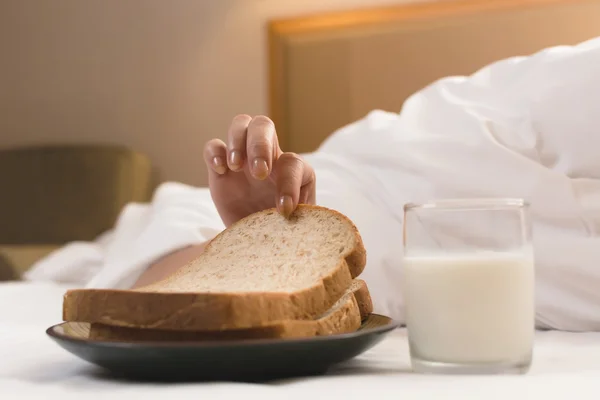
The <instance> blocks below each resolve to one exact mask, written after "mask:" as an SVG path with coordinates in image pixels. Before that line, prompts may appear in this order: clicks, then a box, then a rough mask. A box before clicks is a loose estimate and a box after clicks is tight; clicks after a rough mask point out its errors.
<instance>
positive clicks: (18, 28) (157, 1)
mask: <svg viewBox="0 0 600 400" xmlns="http://www.w3.org/2000/svg"><path fill="white" fill-rule="evenodd" d="M409 1H410V0H395V1H394V0H329V1H323V0H170V1H167V0H86V1H81V0H52V1H46V0H3V1H1V2H0V147H12V146H18V145H23V144H32V143H36V144H37V143H64V142H84V143H89V142H110V143H120V144H125V145H128V146H131V147H133V148H135V149H137V150H140V151H143V152H145V153H147V154H149V155H150V157H151V158H152V160H153V162H154V163H155V165H157V167H158V169H159V173H160V177H161V178H162V179H168V180H179V181H183V182H186V183H191V184H197V185H200V184H205V182H206V177H205V168H204V164H203V161H202V155H201V149H202V145H203V143H204V142H205V141H206V140H207V139H209V138H211V137H215V136H216V137H223V136H224V134H225V130H226V128H227V125H228V122H229V120H230V118H231V117H232V116H234V115H235V114H237V113H242V112H245V113H249V114H258V113H266V112H267V84H266V83H267V76H266V73H267V71H266V67H267V58H266V35H265V32H266V31H265V23H266V21H267V20H268V19H269V18H272V17H277V16H291V15H297V14H304V13H312V12H318V11H322V10H335V9H341V8H343V9H349V8H356V7H362V6H372V5H376V4H397V3H402V2H409Z"/></svg>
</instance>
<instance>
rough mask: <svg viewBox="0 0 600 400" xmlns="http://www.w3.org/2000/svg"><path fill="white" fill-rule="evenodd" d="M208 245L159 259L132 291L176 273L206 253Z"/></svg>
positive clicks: (193, 247)
mask: <svg viewBox="0 0 600 400" xmlns="http://www.w3.org/2000/svg"><path fill="white" fill-rule="evenodd" d="M204 246H206V243H200V244H197V245H193V246H188V247H184V248H183V249H180V250H176V251H174V252H172V253H169V254H167V255H166V256H164V257H161V258H159V259H158V260H156V261H155V262H154V263H152V264H150V266H149V267H148V268H147V269H146V270H145V271H144V273H142V275H140V277H139V279H138V280H137V281H136V282H135V284H134V285H133V287H132V289H135V288H140V287H142V286H146V285H150V284H152V283H155V282H158V281H160V280H162V279H164V278H166V277H167V276H169V275H171V274H173V273H175V272H176V271H177V270H178V269H179V268H181V267H183V266H185V265H186V264H188V263H189V262H191V261H193V260H195V259H196V258H198V257H199V256H200V254H202V252H203V251H204Z"/></svg>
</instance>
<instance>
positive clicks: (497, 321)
mask: <svg viewBox="0 0 600 400" xmlns="http://www.w3.org/2000/svg"><path fill="white" fill-rule="evenodd" d="M528 209H529V207H528V204H527V203H526V202H525V201H524V200H521V199H457V200H441V201H435V202H430V203H426V204H408V205H406V206H405V207H404V231H403V251H404V254H403V257H404V259H403V274H404V281H403V282H404V283H403V284H404V288H403V293H404V299H405V306H406V324H407V329H408V339H409V347H410V356H411V364H412V367H413V370H414V371H415V372H421V373H467V374H471V373H524V372H526V371H527V370H528V369H529V366H530V365H531V360H532V354H533V338H534V333H535V308H534V256H533V247H532V243H531V223H530V218H529V211H528Z"/></svg>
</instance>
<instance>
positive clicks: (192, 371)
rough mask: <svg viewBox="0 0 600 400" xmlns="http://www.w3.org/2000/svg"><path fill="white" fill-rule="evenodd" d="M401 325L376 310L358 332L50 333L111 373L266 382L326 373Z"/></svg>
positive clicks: (58, 328) (84, 328)
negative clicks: (230, 338) (202, 337)
mask: <svg viewBox="0 0 600 400" xmlns="http://www.w3.org/2000/svg"><path fill="white" fill-rule="evenodd" d="M397 327H398V324H396V323H395V322H394V321H392V320H391V319H390V318H388V317H385V316H382V315H378V314H371V315H370V316H369V317H368V318H367V319H366V320H365V321H364V322H363V324H362V326H361V328H360V329H359V330H358V331H356V332H353V333H347V334H340V335H331V336H319V337H313V338H306V339H265V340H260V339H259V340H256V339H254V340H244V341H235V342H127V343H123V342H108V341H106V342H105V341H94V340H90V339H88V333H89V324H85V323H76V322H65V323H62V324H58V325H55V326H52V327H50V328H48V329H47V330H46V333H47V334H48V335H49V336H50V337H51V338H52V339H54V341H56V342H57V343H58V344H59V345H60V346H61V347H63V348H64V349H66V350H67V351H69V352H71V353H72V354H74V355H76V356H78V357H80V358H82V359H84V360H86V361H89V362H91V363H93V364H96V365H98V366H100V367H103V368H105V369H106V370H108V371H109V373H110V375H112V376H115V377H120V378H125V379H135V380H153V381H182V380H185V381H189V380H228V381H232V380H233V381H266V380H272V379H280V378H289V377H296V376H306V375H319V374H323V373H325V372H326V371H327V370H328V369H329V368H330V367H332V366H333V365H335V364H338V363H340V362H343V361H347V360H350V359H352V358H354V357H356V356H358V355H359V354H361V353H363V352H364V351H366V350H368V349H370V348H371V347H373V346H374V345H376V344H377V343H379V342H380V341H381V340H382V339H383V338H384V336H385V334H387V333H389V332H391V331H392V330H394V329H395V328H397Z"/></svg>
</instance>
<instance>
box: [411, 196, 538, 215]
mask: <svg viewBox="0 0 600 400" xmlns="http://www.w3.org/2000/svg"><path fill="white" fill-rule="evenodd" d="M528 207H529V203H528V202H527V201H526V200H525V199H521V198H510V197H500V198H463V199H461V198H456V199H440V200H432V201H428V202H425V203H407V204H405V205H404V212H407V211H411V210H458V211H470V210H511V209H512V210H514V209H521V208H528Z"/></svg>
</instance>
